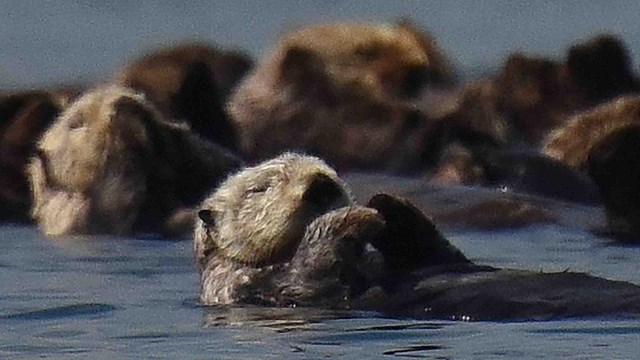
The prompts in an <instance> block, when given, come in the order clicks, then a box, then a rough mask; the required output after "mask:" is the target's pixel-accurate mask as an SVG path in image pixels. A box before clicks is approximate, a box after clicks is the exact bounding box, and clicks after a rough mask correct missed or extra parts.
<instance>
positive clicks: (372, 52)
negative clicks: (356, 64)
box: [355, 46, 382, 62]
mask: <svg viewBox="0 0 640 360" xmlns="http://www.w3.org/2000/svg"><path fill="white" fill-rule="evenodd" d="M355 54H356V56H357V57H358V59H360V60H362V61H367V62H368V61H373V60H375V59H377V58H379V57H380V56H381V54H382V52H381V51H380V48H378V47H375V46H366V47H360V48H357V49H356V50H355Z"/></svg>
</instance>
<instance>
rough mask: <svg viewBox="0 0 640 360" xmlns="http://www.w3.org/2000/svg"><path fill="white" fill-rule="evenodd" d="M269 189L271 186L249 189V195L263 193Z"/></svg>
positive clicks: (265, 185)
mask: <svg viewBox="0 0 640 360" xmlns="http://www.w3.org/2000/svg"><path fill="white" fill-rule="evenodd" d="M268 189H269V184H264V185H257V186H254V187H250V188H248V189H247V192H249V193H263V192H265V191H267V190H268Z"/></svg>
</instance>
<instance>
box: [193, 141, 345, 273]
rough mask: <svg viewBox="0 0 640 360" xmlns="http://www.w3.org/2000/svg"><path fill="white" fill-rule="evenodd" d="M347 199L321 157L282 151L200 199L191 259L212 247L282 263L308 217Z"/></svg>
mask: <svg viewBox="0 0 640 360" xmlns="http://www.w3.org/2000/svg"><path fill="white" fill-rule="evenodd" d="M352 202H353V201H352V198H351V195H350V194H349V191H348V190H347V187H346V185H345V184H344V183H343V182H342V180H340V179H339V178H338V176H337V174H336V172H335V171H334V170H333V169H332V168H330V167H329V166H328V165H327V164H326V163H324V162H323V161H322V160H320V159H318V158H315V157H311V156H304V155H299V154H294V153H285V154H283V155H281V156H279V157H277V158H275V159H272V160H269V161H266V162H263V163H261V164H259V165H257V166H254V167H249V168H246V169H244V170H242V171H241V172H239V173H237V174H235V175H232V176H230V177H229V178H228V179H227V180H226V181H224V182H223V183H222V184H221V185H220V187H219V188H218V189H217V190H216V191H215V193H214V194H213V195H212V196H211V197H209V198H208V199H207V200H205V201H204V203H203V205H202V207H201V210H200V211H199V213H198V217H199V219H198V221H197V222H198V223H197V225H196V242H195V247H196V257H198V258H199V259H198V260H203V259H201V257H206V256H207V253H208V252H210V251H215V252H216V253H217V254H219V255H221V256H225V257H228V258H231V259H234V260H237V261H240V262H243V263H246V264H252V265H266V264H273V263H278V262H282V261H287V260H289V259H290V258H291V256H292V254H293V253H294V252H295V250H296V248H297V246H298V244H299V242H300V240H301V239H302V237H303V235H304V233H305V229H306V227H307V226H308V225H309V224H310V223H311V222H312V221H313V220H314V219H316V218H317V217H318V216H320V215H322V214H325V213H327V212H328V211H330V210H333V209H337V208H339V207H343V206H345V205H349V204H351V203H352Z"/></svg>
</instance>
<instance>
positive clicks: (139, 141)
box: [37, 86, 159, 191]
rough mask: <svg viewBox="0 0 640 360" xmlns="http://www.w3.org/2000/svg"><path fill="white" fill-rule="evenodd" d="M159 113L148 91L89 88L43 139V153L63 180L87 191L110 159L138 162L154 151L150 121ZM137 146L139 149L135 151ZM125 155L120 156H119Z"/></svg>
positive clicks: (54, 173)
mask: <svg viewBox="0 0 640 360" xmlns="http://www.w3.org/2000/svg"><path fill="white" fill-rule="evenodd" d="M158 117H159V115H158V114H157V112H156V111H155V110H154V109H153V108H152V107H151V105H150V104H149V103H148V102H147V101H146V100H145V99H144V97H143V96H142V95H139V94H136V93H134V92H133V91H131V90H129V89H127V88H123V87H119V86H104V87H99V88H96V89H94V90H92V91H89V92H87V93H86V94H85V95H83V96H82V97H80V98H79V99H78V100H77V101H75V102H74V103H73V104H71V105H70V106H69V107H68V108H67V109H66V110H65V111H64V112H63V113H62V114H61V115H60V116H59V117H58V118H57V119H56V121H55V123H54V124H53V125H52V126H51V127H50V128H49V129H48V130H47V132H46V133H45V134H44V135H43V137H42V138H41V139H40V142H39V144H38V150H37V153H38V154H39V156H41V157H43V158H45V159H43V160H46V161H47V163H49V164H50V165H52V166H47V170H48V173H47V175H48V176H49V177H50V178H51V179H50V180H52V181H54V182H55V183H57V184H59V185H63V186H64V187H65V188H68V189H70V190H74V191H86V190H87V189H88V188H89V187H90V186H93V185H94V184H95V183H96V181H97V179H99V178H101V177H102V176H104V175H105V173H106V172H107V170H108V169H107V167H108V166H109V164H120V165H124V164H132V163H136V160H139V159H133V158H130V156H131V154H136V156H139V157H141V158H144V156H145V155H144V154H147V153H148V152H149V149H148V146H149V144H150V141H149V135H150V134H149V133H148V129H147V127H148V126H147V123H150V122H157V121H159V120H157V118H158ZM132 149H135V151H129V150H132ZM115 158H121V159H120V161H116V160H114V159H115Z"/></svg>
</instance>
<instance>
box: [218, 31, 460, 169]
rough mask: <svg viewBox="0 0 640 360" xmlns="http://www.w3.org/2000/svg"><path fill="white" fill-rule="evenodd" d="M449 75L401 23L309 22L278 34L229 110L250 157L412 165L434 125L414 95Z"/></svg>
mask: <svg viewBox="0 0 640 360" xmlns="http://www.w3.org/2000/svg"><path fill="white" fill-rule="evenodd" d="M453 78H454V75H453V72H452V70H451V68H450V66H449V64H448V62H447V61H446V59H445V57H444V55H443V54H442V52H441V51H440V49H438V47H437V46H436V44H435V42H434V41H433V39H432V38H431V37H430V36H429V35H428V34H426V33H424V32H421V31H419V30H417V29H416V28H415V27H414V26H412V25H411V24H409V23H407V22H402V23H400V24H384V25H382V24H349V23H342V24H331V25H315V26H309V27H305V28H303V29H300V30H298V31H294V32H291V33H288V34H286V35H285V36H283V38H282V39H281V40H280V41H279V43H278V44H277V45H276V47H275V48H274V49H273V51H272V53H271V54H270V55H269V56H267V57H266V58H264V59H263V60H262V61H261V63H260V65H259V66H257V67H256V68H255V70H254V71H253V72H252V73H251V74H250V75H249V76H247V77H246V78H245V79H244V80H243V81H242V82H241V83H240V85H239V86H238V88H237V89H236V91H235V93H234V94H233V95H232V96H231V97H230V99H229V103H228V109H229V114H230V116H231V117H232V120H233V121H234V123H235V125H236V126H237V128H238V130H239V133H240V138H241V149H242V151H243V152H244V154H245V155H246V156H247V157H248V158H249V159H252V160H264V159H266V158H270V157H273V156H276V155H277V154H280V153H281V152H283V151H285V150H303V151H305V152H308V153H312V154H316V155H319V156H322V157H323V158H324V159H326V160H327V162H329V163H330V164H331V165H332V166H334V167H336V168H338V169H377V170H381V169H383V170H386V171H407V170H414V171H415V167H416V166H420V165H422V164H420V163H419V162H420V159H416V157H419V155H420V154H421V153H422V149H423V148H424V147H425V146H426V144H425V141H428V133H429V130H430V126H429V124H428V123H427V121H426V119H425V116H424V115H423V114H422V113H420V112H419V111H417V110H416V109H415V108H414V106H412V105H411V104H410V101H411V100H414V99H415V98H416V97H417V96H418V95H420V94H421V93H422V92H423V91H424V90H425V88H427V87H429V86H443V85H444V84H447V83H449V82H451V81H453Z"/></svg>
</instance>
